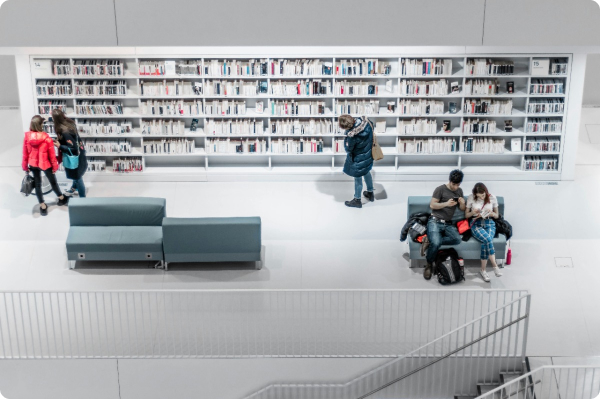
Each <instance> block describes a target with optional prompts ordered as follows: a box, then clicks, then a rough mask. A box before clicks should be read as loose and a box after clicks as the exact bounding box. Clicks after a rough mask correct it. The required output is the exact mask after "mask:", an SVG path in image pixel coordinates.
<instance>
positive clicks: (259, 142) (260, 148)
mask: <svg viewBox="0 0 600 399" xmlns="http://www.w3.org/2000/svg"><path fill="white" fill-rule="evenodd" d="M268 148H269V142H268V141H267V140H265V139H245V140H242V139H239V140H236V139H229V138H227V139H207V140H206V153H207V154H236V153H237V154H264V153H266V152H267V150H268Z"/></svg>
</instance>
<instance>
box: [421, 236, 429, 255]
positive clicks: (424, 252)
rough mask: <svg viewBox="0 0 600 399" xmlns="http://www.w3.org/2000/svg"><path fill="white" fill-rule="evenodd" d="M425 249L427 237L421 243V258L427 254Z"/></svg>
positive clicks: (427, 242) (427, 241) (427, 245)
mask: <svg viewBox="0 0 600 399" xmlns="http://www.w3.org/2000/svg"><path fill="white" fill-rule="evenodd" d="M427 248H429V238H427V235H425V237H423V241H421V256H425V254H427Z"/></svg>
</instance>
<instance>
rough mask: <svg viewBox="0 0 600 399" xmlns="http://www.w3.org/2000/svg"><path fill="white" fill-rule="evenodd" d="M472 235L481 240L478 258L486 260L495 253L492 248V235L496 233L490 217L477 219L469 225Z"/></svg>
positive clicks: (494, 224)
mask: <svg viewBox="0 0 600 399" xmlns="http://www.w3.org/2000/svg"><path fill="white" fill-rule="evenodd" d="M471 231H472V232H473V237H475V238H476V239H477V241H479V242H481V253H480V256H479V259H481V260H488V258H489V257H490V256H491V255H496V250H495V249H494V243H493V240H494V236H495V235H496V223H495V222H494V221H493V220H491V219H477V220H476V221H475V223H473V226H471Z"/></svg>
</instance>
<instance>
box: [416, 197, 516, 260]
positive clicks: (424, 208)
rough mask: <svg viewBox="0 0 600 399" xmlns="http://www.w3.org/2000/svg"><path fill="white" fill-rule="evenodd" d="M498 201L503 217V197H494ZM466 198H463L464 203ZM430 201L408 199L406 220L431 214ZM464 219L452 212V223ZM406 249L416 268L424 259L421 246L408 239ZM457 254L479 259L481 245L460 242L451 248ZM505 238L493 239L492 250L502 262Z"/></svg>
mask: <svg viewBox="0 0 600 399" xmlns="http://www.w3.org/2000/svg"><path fill="white" fill-rule="evenodd" d="M496 199H497V200H498V210H499V211H500V213H501V214H502V215H504V197H496ZM466 200H467V198H466V197H465V201H466ZM430 201H431V197H427V196H413V197H408V207H407V208H408V212H407V220H408V218H410V215H412V214H413V213H416V212H427V213H431V208H430V207H429V202H430ZM464 218H465V213H464V212H463V211H461V210H460V209H459V208H456V211H455V212H454V217H453V219H452V220H453V221H454V222H456V221H459V220H462V219H464ZM408 247H409V251H410V252H409V257H410V262H411V267H415V266H417V264H418V263H419V261H422V260H423V259H424V257H422V256H421V244H419V243H418V242H414V241H413V240H411V239H410V237H409V238H408ZM449 247H450V246H449V245H442V247H441V248H442V249H444V248H449ZM453 247H454V248H455V249H456V251H457V252H458V254H459V256H461V257H462V258H464V259H479V255H480V253H481V243H480V242H479V241H477V240H476V239H475V238H474V237H471V239H469V241H467V242H464V241H463V242H461V243H460V244H459V245H454V246H453ZM506 248H507V247H506V237H505V236H504V235H502V234H500V235H498V237H497V238H494V249H495V250H496V260H500V261H503V260H504V259H506Z"/></svg>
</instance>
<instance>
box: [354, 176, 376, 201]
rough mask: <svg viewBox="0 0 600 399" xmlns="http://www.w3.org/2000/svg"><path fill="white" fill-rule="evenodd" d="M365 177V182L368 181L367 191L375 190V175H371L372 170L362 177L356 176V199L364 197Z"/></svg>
mask: <svg viewBox="0 0 600 399" xmlns="http://www.w3.org/2000/svg"><path fill="white" fill-rule="evenodd" d="M363 177H364V178H365V183H367V191H368V192H370V193H372V192H373V176H371V172H368V173H367V174H366V175H364V176H362V177H355V178H354V198H356V199H361V198H362V189H363V184H362V179H363Z"/></svg>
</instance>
